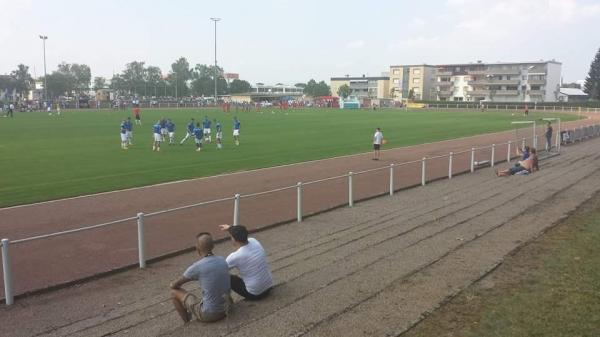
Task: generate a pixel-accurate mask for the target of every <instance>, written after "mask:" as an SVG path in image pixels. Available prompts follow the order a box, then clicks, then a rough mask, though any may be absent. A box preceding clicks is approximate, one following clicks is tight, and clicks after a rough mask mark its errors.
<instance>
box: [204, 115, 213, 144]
mask: <svg viewBox="0 0 600 337" xmlns="http://www.w3.org/2000/svg"><path fill="white" fill-rule="evenodd" d="M210 125H211V121H210V119H208V116H204V121H202V128H204V141H207V142H209V143H212V136H211V134H210V133H211V128H210Z"/></svg>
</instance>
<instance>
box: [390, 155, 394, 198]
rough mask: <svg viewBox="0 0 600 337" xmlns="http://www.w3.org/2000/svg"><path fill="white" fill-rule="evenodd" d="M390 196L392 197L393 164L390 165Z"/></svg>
mask: <svg viewBox="0 0 600 337" xmlns="http://www.w3.org/2000/svg"><path fill="white" fill-rule="evenodd" d="M390 195H394V164H393V163H392V164H390Z"/></svg>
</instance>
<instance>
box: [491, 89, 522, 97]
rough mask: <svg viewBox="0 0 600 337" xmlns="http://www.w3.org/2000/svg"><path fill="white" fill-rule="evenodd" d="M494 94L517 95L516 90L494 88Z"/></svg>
mask: <svg viewBox="0 0 600 337" xmlns="http://www.w3.org/2000/svg"><path fill="white" fill-rule="evenodd" d="M494 95H495V96H518V95H519V91H518V90H496V92H495V93H494Z"/></svg>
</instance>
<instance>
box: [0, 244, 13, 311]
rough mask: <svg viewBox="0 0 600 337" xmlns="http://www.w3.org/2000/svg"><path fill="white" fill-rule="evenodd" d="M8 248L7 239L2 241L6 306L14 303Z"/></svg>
mask: <svg viewBox="0 0 600 337" xmlns="http://www.w3.org/2000/svg"><path fill="white" fill-rule="evenodd" d="M9 246H10V240H9V239H2V272H3V274H4V297H5V298H6V299H5V302H6V305H12V304H13V303H14V296H13V292H12V272H11V270H10V255H9V253H8V250H9Z"/></svg>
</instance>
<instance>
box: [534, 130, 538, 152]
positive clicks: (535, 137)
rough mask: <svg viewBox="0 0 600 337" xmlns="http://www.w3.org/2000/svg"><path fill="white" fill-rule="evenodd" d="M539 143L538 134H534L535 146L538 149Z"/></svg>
mask: <svg viewBox="0 0 600 337" xmlns="http://www.w3.org/2000/svg"><path fill="white" fill-rule="evenodd" d="M537 144H538V135H537V134H535V135H533V148H534V149H536V150H537Z"/></svg>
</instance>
